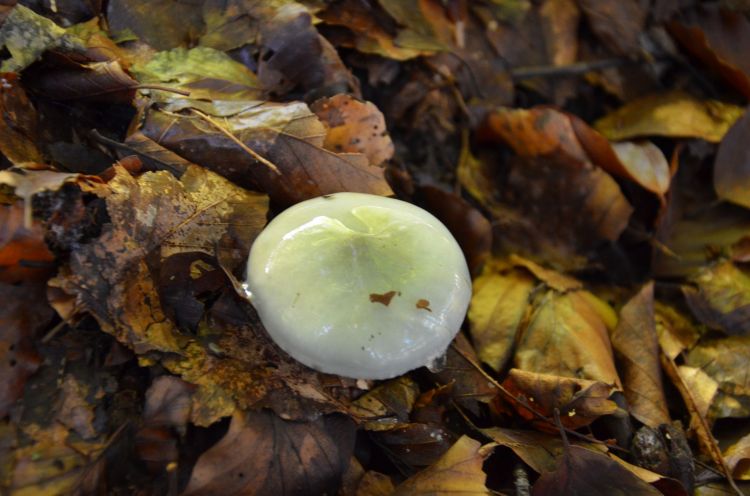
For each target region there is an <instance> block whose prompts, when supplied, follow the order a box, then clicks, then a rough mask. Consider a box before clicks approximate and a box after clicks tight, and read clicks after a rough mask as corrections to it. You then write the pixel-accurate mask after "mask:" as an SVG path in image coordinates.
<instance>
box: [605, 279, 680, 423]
mask: <svg viewBox="0 0 750 496" xmlns="http://www.w3.org/2000/svg"><path fill="white" fill-rule="evenodd" d="M612 347H613V348H614V349H615V354H616V355H617V357H618V358H619V361H620V372H621V373H622V376H623V386H624V393H625V398H626V399H627V400H628V406H629V407H630V413H631V414H632V415H633V416H634V417H635V418H636V419H638V420H639V421H641V422H642V423H644V424H645V425H647V426H649V427H652V428H656V427H658V426H660V425H661V424H668V423H669V422H670V421H671V419H670V418H669V410H668V409H667V400H666V397H665V396H664V384H663V382H662V377H661V363H660V361H659V342H658V337H657V335H656V324H655V321H654V284H653V282H650V283H647V284H645V285H644V286H643V287H642V288H641V290H640V291H639V292H638V293H637V294H636V295H635V296H633V298H631V299H630V300H629V301H628V302H627V303H626V304H625V306H624V307H623V308H622V310H621V311H620V320H619V322H618V324H617V327H616V328H615V330H614V332H613V333H612Z"/></svg>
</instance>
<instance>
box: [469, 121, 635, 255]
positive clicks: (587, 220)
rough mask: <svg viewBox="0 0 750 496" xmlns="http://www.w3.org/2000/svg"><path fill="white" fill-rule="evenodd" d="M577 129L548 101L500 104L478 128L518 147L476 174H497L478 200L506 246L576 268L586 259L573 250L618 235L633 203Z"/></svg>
mask: <svg viewBox="0 0 750 496" xmlns="http://www.w3.org/2000/svg"><path fill="white" fill-rule="evenodd" d="M579 134H580V133H577V131H576V130H575V128H574V126H573V124H572V122H571V118H570V117H569V116H568V115H567V114H564V113H562V112H559V111H557V110H553V109H550V108H544V107H542V108H535V109H531V110H519V109H500V110H497V111H495V112H493V113H491V114H490V115H489V117H488V119H487V121H486V125H485V126H484V127H483V128H482V129H481V130H480V136H483V137H484V139H485V140H486V139H492V140H501V141H503V142H504V143H506V144H507V145H508V146H509V147H511V148H512V149H513V150H514V151H515V153H516V156H515V157H512V158H511V159H510V160H509V161H508V163H506V165H505V166H504V167H503V169H502V171H503V172H502V174H500V172H499V170H498V169H499V168H496V172H493V173H492V174H491V173H489V172H481V173H479V174H478V173H477V172H472V173H471V176H472V179H471V182H472V183H474V184H478V183H479V181H480V177H481V176H482V175H484V176H490V177H492V175H497V177H496V178H492V179H491V181H492V183H494V184H495V185H497V186H495V188H496V189H495V190H494V191H493V189H492V188H490V189H489V191H487V193H488V194H482V195H481V196H480V197H478V198H477V199H478V200H479V201H480V203H482V204H483V206H485V207H486V208H487V209H488V210H489V211H490V213H492V215H493V225H494V226H495V228H496V230H497V232H498V238H499V239H500V241H501V243H502V244H503V245H505V246H507V248H506V249H508V250H509V251H519V252H520V253H522V254H523V255H525V256H527V257H532V256H533V257H534V258H535V259H542V260H545V261H547V262H551V263H553V264H554V265H556V266H558V267H565V268H570V267H575V266H576V265H579V264H581V263H582V261H581V260H580V258H576V256H578V257H580V256H581V255H586V254H589V253H590V252H591V251H592V250H593V249H594V248H595V247H596V246H597V245H598V244H599V243H600V242H602V241H604V240H610V241H613V240H616V239H617V238H618V237H619V236H620V234H621V233H622V231H623V230H624V229H625V227H626V226H627V223H628V220H629V218H630V214H631V213H632V210H633V209H632V207H631V206H630V204H629V203H628V202H627V200H626V199H625V197H624V196H623V194H622V191H621V190H620V188H619V186H618V185H617V183H616V182H615V181H614V180H613V179H612V178H611V177H610V176H609V175H608V174H607V173H605V172H603V171H602V169H601V168H599V167H597V166H596V165H595V164H593V163H592V162H591V160H590V157H589V155H588V154H587V152H586V150H585V148H584V147H583V145H582V143H581V142H580V141H579V139H578V135H579ZM466 175H468V174H466ZM459 177H461V173H460V172H459ZM467 189H469V191H472V189H474V190H476V188H475V187H474V185H468V186H467ZM483 189H485V190H486V189H487V188H486V186H483ZM500 233H501V234H502V237H501V236H500Z"/></svg>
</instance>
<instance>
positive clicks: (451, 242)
mask: <svg viewBox="0 0 750 496" xmlns="http://www.w3.org/2000/svg"><path fill="white" fill-rule="evenodd" d="M246 284H247V286H248V289H249V290H250V293H251V301H252V303H253V306H255V308H256V310H257V311H258V314H259V315H260V319H261V321H262V322H263V325H264V326H265V328H266V330H267V331H268V333H269V334H270V336H271V338H272V339H273V340H274V341H275V342H276V343H277V344H278V345H279V346H280V347H281V348H282V349H283V350H284V351H286V352H287V353H288V354H290V355H291V356H292V357H294V358H295V359H297V360H298V361H300V362H302V363H303V364H305V365H307V366H309V367H312V368H314V369H316V370H319V371H321V372H326V373H331V374H338V375H342V376H346V377H352V378H357V379H387V378H390V377H395V376H398V375H400V374H403V373H405V372H407V371H409V370H411V369H414V368H417V367H421V366H423V365H429V364H430V363H431V362H432V361H433V360H435V359H437V358H438V357H440V356H441V355H442V354H443V353H445V350H446V348H447V347H448V345H449V344H450V342H451V340H452V339H453V338H454V336H455V335H456V333H458V330H459V328H460V327H461V323H462V322H463V320H464V316H465V315H466V309H467V308H468V306H469V300H470V299H471V277H470V275H469V269H468V267H467V265H466V260H465V258H464V256H463V253H462V252H461V248H460V247H459V246H458V243H457V242H456V240H455V239H454V238H453V236H452V235H451V233H450V232H449V231H448V229H446V228H445V226H444V225H443V224H442V223H441V222H440V221H439V220H437V219H436V218H435V217H434V216H432V215H431V214H430V213H428V212H427V211H425V210H423V209H421V208H419V207H417V206H415V205H412V204H411V203H407V202H403V201H400V200H394V199H392V198H385V197H382V196H375V195H367V194H361V193H336V194H332V195H326V196H322V197H318V198H314V199H312V200H307V201H304V202H301V203H298V204H297V205H294V206H293V207H291V208H289V209H287V210H285V211H284V212H282V213H281V214H279V215H278V216H277V217H276V218H274V219H273V220H272V221H271V222H270V223H269V224H268V226H266V228H265V229H264V230H263V231H262V232H261V233H260V235H259V236H258V238H257V239H256V240H255V242H254V243H253V246H252V249H251V250H250V257H249V260H248V268H247V282H246Z"/></svg>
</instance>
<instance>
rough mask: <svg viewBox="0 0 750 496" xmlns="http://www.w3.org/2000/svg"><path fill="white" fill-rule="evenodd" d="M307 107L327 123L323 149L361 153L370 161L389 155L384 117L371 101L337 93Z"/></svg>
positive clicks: (386, 158) (373, 163)
mask: <svg viewBox="0 0 750 496" xmlns="http://www.w3.org/2000/svg"><path fill="white" fill-rule="evenodd" d="M310 110H312V111H313V112H315V114H316V115H317V116H318V118H319V119H320V120H321V121H322V122H323V123H324V124H325V125H326V126H327V127H328V132H327V133H326V137H325V141H324V143H323V147H324V148H325V149H326V150H330V151H332V152H336V153H342V152H343V153H361V154H363V155H364V156H366V157H367V159H368V160H369V161H370V165H381V164H382V163H383V162H385V161H386V160H389V159H390V158H391V157H392V156H393V152H394V148H393V142H392V141H391V137H390V136H389V135H388V130H387V129H386V126H385V118H384V117H383V113H382V112H380V110H378V108H377V107H376V106H375V105H374V104H373V103H371V102H366V101H360V100H357V99H356V98H353V97H352V96H350V95H345V94H340V95H335V96H332V97H330V98H322V99H320V100H317V101H315V102H314V103H313V104H312V105H310Z"/></svg>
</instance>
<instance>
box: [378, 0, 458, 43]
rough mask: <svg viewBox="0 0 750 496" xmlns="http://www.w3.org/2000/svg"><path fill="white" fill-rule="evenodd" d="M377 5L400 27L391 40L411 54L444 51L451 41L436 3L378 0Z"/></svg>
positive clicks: (450, 31)
mask: <svg viewBox="0 0 750 496" xmlns="http://www.w3.org/2000/svg"><path fill="white" fill-rule="evenodd" d="M379 3H380V5H381V7H383V9H385V11H386V12H388V14H389V15H390V16H391V17H393V18H394V19H395V20H396V22H397V23H398V24H399V25H400V26H401V29H400V30H399V32H398V34H397V35H396V37H395V39H394V40H393V41H394V43H395V44H396V45H397V46H399V47H404V48H409V49H412V50H429V51H440V50H445V49H446V48H447V47H448V46H449V45H451V44H452V41H453V39H454V28H453V24H452V23H451V22H450V20H449V19H448V18H447V16H446V13H445V11H444V9H442V8H441V7H440V6H439V4H437V2H420V1H418V0H406V1H398V0H380V2H379Z"/></svg>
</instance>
